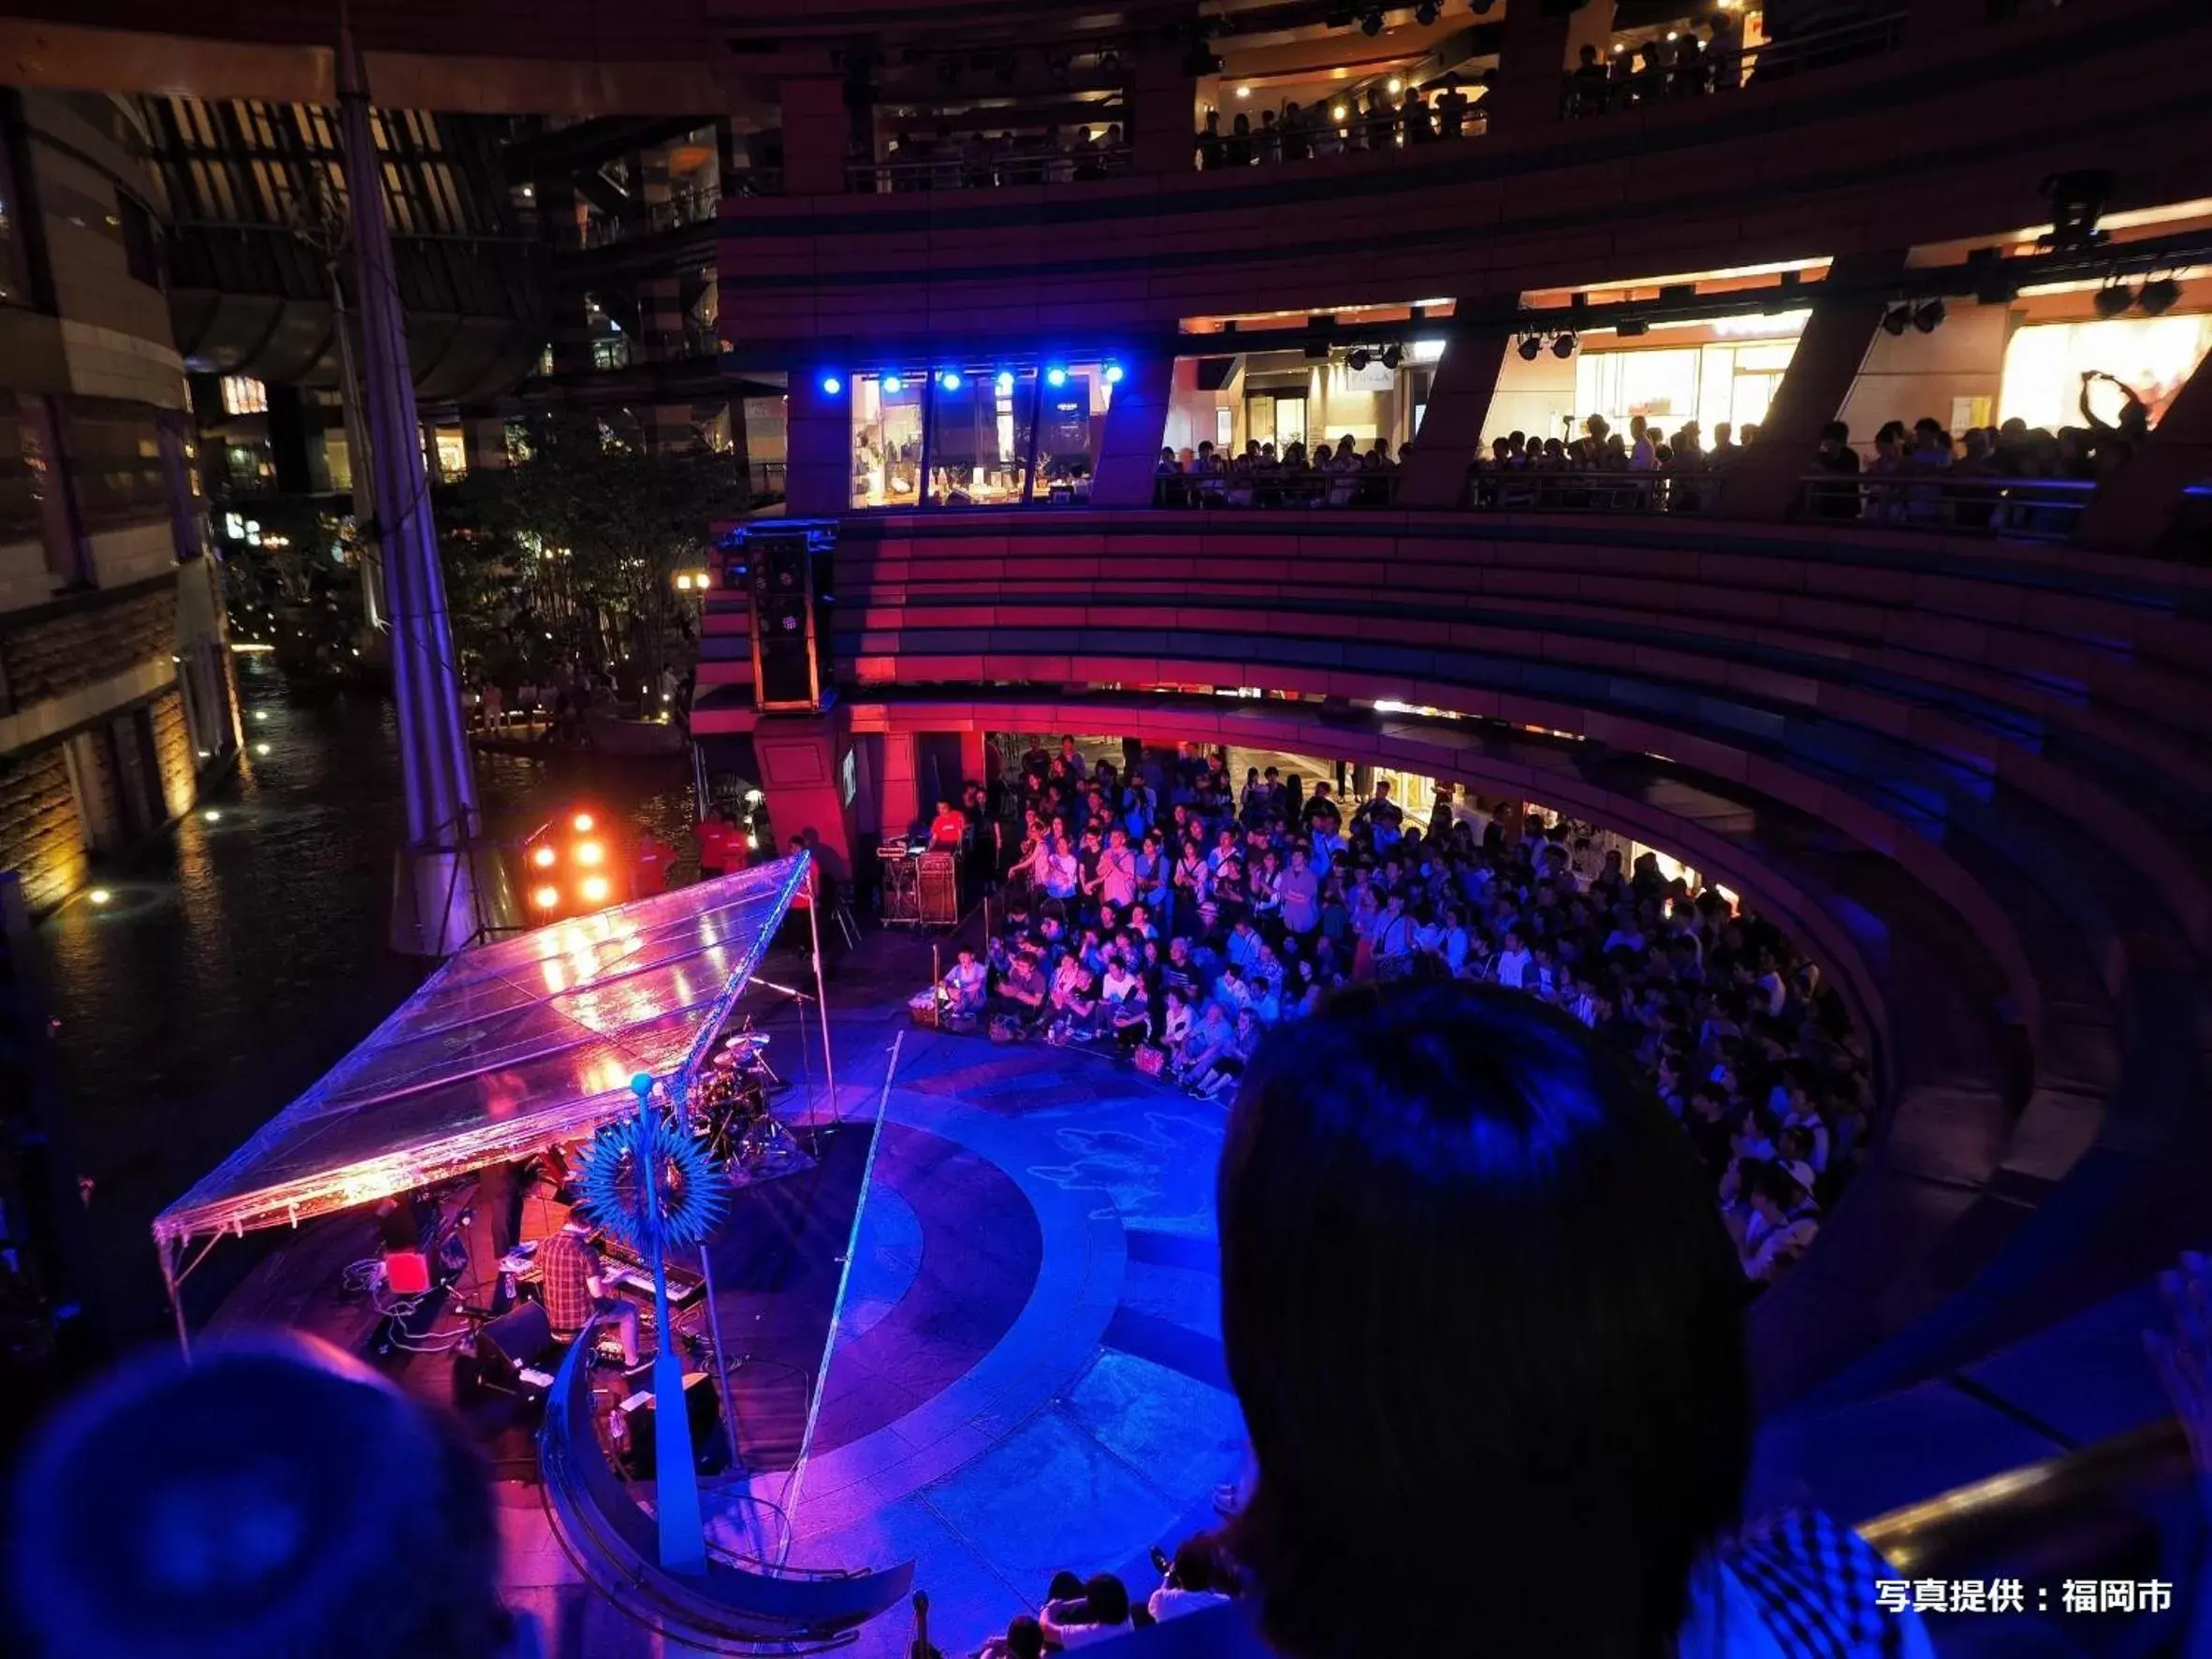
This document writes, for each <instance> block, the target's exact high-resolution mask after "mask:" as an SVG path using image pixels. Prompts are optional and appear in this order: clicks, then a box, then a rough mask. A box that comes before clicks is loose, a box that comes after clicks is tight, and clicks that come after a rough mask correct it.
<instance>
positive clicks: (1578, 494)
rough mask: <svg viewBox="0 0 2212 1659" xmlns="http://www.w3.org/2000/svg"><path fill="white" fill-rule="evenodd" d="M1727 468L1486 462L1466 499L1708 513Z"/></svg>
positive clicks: (1522, 505) (1580, 509) (1511, 505)
mask: <svg viewBox="0 0 2212 1659" xmlns="http://www.w3.org/2000/svg"><path fill="white" fill-rule="evenodd" d="M1726 478H1727V474H1726V473H1720V472H1704V471H1666V472H1662V471H1658V470H1656V469H1654V470H1652V471H1647V472H1632V471H1626V470H1611V471H1595V472H1593V471H1582V470H1577V471H1560V472H1549V471H1545V470H1543V469H1541V468H1529V469H1525V470H1513V469H1506V470H1502V471H1493V470H1492V469H1489V468H1484V469H1482V470H1480V471H1478V472H1477V473H1475V474H1474V475H1473V476H1472V477H1471V478H1470V480H1469V481H1468V489H1467V504H1468V505H1469V506H1472V507H1476V508H1478V509H1481V510H1483V511H1486V512H1495V513H1676V514H1686V513H1710V512H1711V511H1712V510H1713V508H1714V507H1715V506H1716V505H1718V504H1719V502H1720V499H1721V489H1722V487H1723V485H1724V483H1725V482H1726Z"/></svg>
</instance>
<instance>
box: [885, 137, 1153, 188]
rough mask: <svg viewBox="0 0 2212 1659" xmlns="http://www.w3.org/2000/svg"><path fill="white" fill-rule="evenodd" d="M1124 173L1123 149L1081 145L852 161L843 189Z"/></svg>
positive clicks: (983, 184) (997, 183)
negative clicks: (1056, 148)
mask: <svg viewBox="0 0 2212 1659" xmlns="http://www.w3.org/2000/svg"><path fill="white" fill-rule="evenodd" d="M1128 170H1129V147H1128V145H1127V144H1085V145H1083V146H1080V147H1078V148H1075V149H1067V150H1051V149H1043V148H1037V149H1027V150H1021V151H1010V152H1000V151H994V150H986V151H984V152H982V153H973V154H971V153H968V152H967V151H965V150H960V149H954V150H951V151H947V152H946V153H943V154H917V155H908V154H907V153H904V152H901V153H897V154H895V155H893V156H891V157H890V158H888V159H886V160H883V161H879V162H853V163H851V164H850V165H848V166H847V167H846V168H845V187H846V188H847V189H848V190H853V191H858V192H860V193H861V194H863V195H869V194H873V195H878V196H891V195H899V194H904V193H906V192H910V191H922V190H996V189H1002V188H1006V187H1009V186H1011V185H1017V184H1067V183H1072V182H1077V181H1089V180H1093V179H1111V178H1115V177H1118V176H1120V175H1122V174H1124V173H1127V172H1128Z"/></svg>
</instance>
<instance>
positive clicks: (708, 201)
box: [547, 173, 782, 252]
mask: <svg viewBox="0 0 2212 1659" xmlns="http://www.w3.org/2000/svg"><path fill="white" fill-rule="evenodd" d="M753 178H754V175H752V174H749V173H737V174H734V175H732V181H731V182H730V185H729V189H728V194H729V195H732V196H749V195H760V194H764V192H762V191H760V190H758V189H755V188H752V187H750V181H752V180H753ZM781 185H782V180H781V176H780V175H779V176H778V178H777V186H778V189H777V193H778V194H780V193H781ZM721 196H722V193H721V192H718V191H715V190H711V189H707V188H705V187H704V186H703V187H701V188H699V189H696V190H679V191H677V192H676V193H675V194H674V195H672V196H669V198H668V199H667V200H666V201H657V202H650V203H640V204H639V205H638V206H637V207H636V208H635V209H634V210H633V211H630V212H626V213H594V214H593V215H592V216H591V217H589V219H586V220H584V221H582V222H581V223H580V224H579V223H575V222H573V221H568V220H555V221H553V222H551V223H550V224H549V225H548V226H547V235H548V238H549V240H551V241H552V243H553V245H554V246H555V247H557V248H561V249H564V250H568V251H572V252H573V251H575V250H579V249H586V248H605V247H611V246H613V245H614V244H615V243H617V242H626V241H630V240H634V239H636V238H638V237H647V236H658V235H660V234H661V233H662V232H663V231H669V230H679V229H681V228H682V227H683V226H687V225H704V224H706V223H707V222H708V221H710V220H712V219H713V218H714V216H715V211H716V209H717V208H718V207H719V206H720V202H721Z"/></svg>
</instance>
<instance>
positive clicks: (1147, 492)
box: [1091, 352, 1175, 507]
mask: <svg viewBox="0 0 2212 1659" xmlns="http://www.w3.org/2000/svg"><path fill="white" fill-rule="evenodd" d="M1119 361H1120V363H1121V366H1122V381H1121V384H1120V385H1119V386H1115V387H1114V388H1113V402H1111V403H1110V404H1108V405H1107V407H1106V429H1105V432H1104V434H1103V435H1102V436H1101V438H1100V439H1099V457H1098V460H1097V462H1096V464H1095V465H1094V466H1093V467H1092V469H1091V505H1093V506H1094V507H1145V506H1150V505H1151V504H1152V479H1153V470H1154V469H1155V468H1156V467H1157V466H1158V464H1159V448H1160V442H1161V437H1162V434H1163V433H1165V432H1166V431H1167V429H1168V401H1169V399H1170V397H1171V394H1172V392H1173V390H1174V384H1175V359H1174V358H1173V357H1171V356H1170V355H1168V354H1167V353H1166V352H1157V353H1148V354H1146V355H1144V356H1142V357H1123V358H1121V359H1119Z"/></svg>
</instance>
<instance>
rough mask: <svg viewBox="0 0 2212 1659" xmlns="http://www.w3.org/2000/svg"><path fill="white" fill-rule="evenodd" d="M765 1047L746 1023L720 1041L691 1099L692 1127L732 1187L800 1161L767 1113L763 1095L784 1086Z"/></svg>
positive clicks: (762, 1036)
mask: <svg viewBox="0 0 2212 1659" xmlns="http://www.w3.org/2000/svg"><path fill="white" fill-rule="evenodd" d="M768 1042H769V1038H768V1034H767V1033H766V1032H764V1031H755V1030H753V1029H752V1028H751V1025H750V1022H748V1023H747V1025H746V1026H745V1028H744V1029H741V1030H739V1031H736V1032H734V1033H732V1034H731V1035H730V1036H729V1037H727V1038H725V1039H724V1040H723V1041H722V1044H721V1047H720V1048H719V1049H718V1050H717V1051H716V1052H715V1055H714V1057H713V1059H711V1060H710V1061H708V1063H707V1064H706V1067H705V1068H704V1069H703V1070H702V1072H701V1075H700V1079H699V1084H698V1086H697V1087H696V1088H695V1089H693V1090H692V1093H691V1126H692V1128H694V1129H695V1130H696V1131H697V1133H698V1135H699V1137H700V1139H702V1140H703V1141H705V1142H706V1148H707V1150H708V1151H709V1152H710V1153H712V1154H713V1155H714V1157H715V1160H716V1161H717V1162H718V1163H720V1165H721V1166H722V1168H723V1169H725V1170H726V1171H729V1175H730V1181H731V1184H732V1185H733V1186H749V1185H750V1184H751V1183H753V1182H754V1181H758V1180H762V1179H764V1178H766V1177H768V1176H771V1175H779V1174H784V1173H787V1172H788V1171H787V1170H786V1169H785V1168H784V1167H783V1166H785V1165H786V1164H788V1163H789V1161H790V1160H791V1158H792V1157H794V1156H800V1155H799V1154H798V1149H797V1147H796V1145H795V1144H794V1143H793V1141H792V1138H791V1133H790V1131H789V1130H788V1129H786V1128H784V1127H783V1126H782V1125H781V1124H780V1123H779V1122H777V1120H776V1118H775V1117H774V1116H773V1115H772V1114H771V1113H770V1112H769V1111H768V1091H769V1090H770V1089H773V1088H780V1087H781V1086H782V1085H783V1080H782V1079H781V1078H780V1077H779V1076H777V1075H776V1069H775V1068H774V1067H773V1066H771V1065H769V1064H768Z"/></svg>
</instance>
